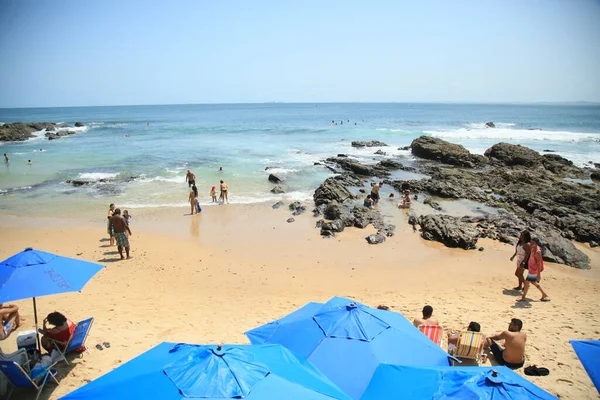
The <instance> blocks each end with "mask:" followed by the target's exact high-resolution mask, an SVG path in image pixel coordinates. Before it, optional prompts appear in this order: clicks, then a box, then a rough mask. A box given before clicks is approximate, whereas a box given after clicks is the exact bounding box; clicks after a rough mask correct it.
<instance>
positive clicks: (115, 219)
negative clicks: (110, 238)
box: [110, 208, 131, 260]
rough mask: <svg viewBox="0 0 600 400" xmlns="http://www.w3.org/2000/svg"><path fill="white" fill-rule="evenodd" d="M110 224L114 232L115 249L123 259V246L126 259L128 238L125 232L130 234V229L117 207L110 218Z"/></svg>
mask: <svg viewBox="0 0 600 400" xmlns="http://www.w3.org/2000/svg"><path fill="white" fill-rule="evenodd" d="M110 226H111V227H112V229H113V230H114V232H115V239H116V241H117V249H118V250H119V255H120V256H121V260H122V259H123V248H125V252H126V253H127V259H129V258H130V257H129V239H128V238H127V233H125V232H129V236H131V229H129V225H127V221H125V218H123V216H122V215H121V209H120V208H117V209H116V210H115V212H114V214H113V216H112V218H111V219H110Z"/></svg>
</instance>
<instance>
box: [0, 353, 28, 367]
mask: <svg viewBox="0 0 600 400" xmlns="http://www.w3.org/2000/svg"><path fill="white" fill-rule="evenodd" d="M0 361H14V362H16V363H17V364H19V365H20V366H22V367H24V368H25V370H28V369H29V365H28V364H29V356H28V355H27V349H19V350H17V351H15V352H14V353H10V354H6V353H4V352H3V351H2V349H0Z"/></svg>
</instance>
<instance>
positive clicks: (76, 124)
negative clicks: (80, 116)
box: [75, 122, 85, 128]
mask: <svg viewBox="0 0 600 400" xmlns="http://www.w3.org/2000/svg"><path fill="white" fill-rule="evenodd" d="M82 126H85V125H84V124H83V122H75V127H77V128H80V127H82Z"/></svg>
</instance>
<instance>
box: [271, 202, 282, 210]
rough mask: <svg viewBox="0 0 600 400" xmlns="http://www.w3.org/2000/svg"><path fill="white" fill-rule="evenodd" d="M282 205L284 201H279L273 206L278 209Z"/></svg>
mask: <svg viewBox="0 0 600 400" xmlns="http://www.w3.org/2000/svg"><path fill="white" fill-rule="evenodd" d="M282 205H283V201H278V202H277V203H275V204H273V205H272V207H273V209H278V208H279V207H281V206H282Z"/></svg>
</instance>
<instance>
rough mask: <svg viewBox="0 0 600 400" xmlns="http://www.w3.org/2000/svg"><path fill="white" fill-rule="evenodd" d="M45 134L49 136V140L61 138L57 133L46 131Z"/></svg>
mask: <svg viewBox="0 0 600 400" xmlns="http://www.w3.org/2000/svg"><path fill="white" fill-rule="evenodd" d="M45 136H46V137H47V138H48V140H55V139H58V138H60V136H58V135H56V134H54V133H46V135H45Z"/></svg>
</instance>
